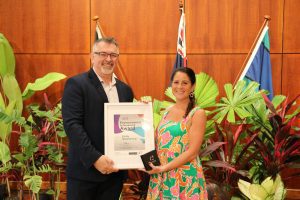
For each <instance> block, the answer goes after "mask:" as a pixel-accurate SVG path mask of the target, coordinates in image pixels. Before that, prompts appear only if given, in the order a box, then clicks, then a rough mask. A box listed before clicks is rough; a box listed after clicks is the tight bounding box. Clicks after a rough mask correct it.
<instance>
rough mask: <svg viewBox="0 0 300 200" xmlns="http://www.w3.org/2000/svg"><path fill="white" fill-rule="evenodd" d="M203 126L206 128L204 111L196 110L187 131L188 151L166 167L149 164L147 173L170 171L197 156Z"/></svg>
mask: <svg viewBox="0 0 300 200" xmlns="http://www.w3.org/2000/svg"><path fill="white" fill-rule="evenodd" d="M205 126H206V115H205V111H204V110H202V109H201V110H197V111H196V112H195V113H194V115H193V117H192V119H191V126H190V128H189V129H188V137H189V147H188V149H187V150H186V151H185V152H183V153H182V154H180V155H179V156H178V157H176V158H175V159H174V160H172V161H171V162H169V163H168V164H166V165H162V166H154V165H152V164H151V165H150V166H151V167H152V170H151V171H148V173H149V174H155V173H161V172H166V171H170V170H172V169H175V168H178V167H180V166H182V165H184V164H185V163H187V162H190V161H192V160H193V159H195V158H196V157H197V156H198V154H199V150H200V148H201V145H202V141H203V137H204V132H205Z"/></svg>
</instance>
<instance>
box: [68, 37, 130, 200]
mask: <svg viewBox="0 0 300 200" xmlns="http://www.w3.org/2000/svg"><path fill="white" fill-rule="evenodd" d="M118 57H119V47H118V44H117V42H116V41H115V39H114V38H102V39H100V40H98V41H96V42H95V44H94V46H93V52H92V54H91V61H92V68H91V69H90V70H89V71H88V72H86V73H83V74H79V75H77V76H74V77H71V78H70V79H68V81H67V82H66V85H65V89H64V95H63V99H62V116H63V120H64V128H65V131H66V133H67V135H68V138H69V151H68V165H67V199H69V200H77V199H78V200H96V199H105V200H107V199H119V195H120V193H121V191H122V186H123V179H124V172H122V171H119V170H118V169H116V168H114V166H113V161H112V160H111V159H110V158H109V157H107V156H105V155H103V154H104V103H106V102H132V100H133V92H132V90H131V88H130V87H129V86H128V85H126V84H125V83H123V82H121V81H119V80H118V79H116V78H114V76H113V72H114V68H115V67H116V65H117V62H118Z"/></svg>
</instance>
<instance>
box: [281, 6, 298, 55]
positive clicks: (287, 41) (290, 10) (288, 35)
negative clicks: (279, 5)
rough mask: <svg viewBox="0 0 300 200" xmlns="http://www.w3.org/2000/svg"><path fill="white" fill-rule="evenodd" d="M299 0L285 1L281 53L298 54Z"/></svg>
mask: <svg viewBox="0 0 300 200" xmlns="http://www.w3.org/2000/svg"><path fill="white" fill-rule="evenodd" d="M299 8H300V1H299V0H285V9H284V22H285V24H284V35H283V36H284V37H283V41H284V46H283V52H285V53H296V52H298V53H299V52H300V35H299V32H300V17H299Z"/></svg>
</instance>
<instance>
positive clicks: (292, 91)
mask: <svg viewBox="0 0 300 200" xmlns="http://www.w3.org/2000/svg"><path fill="white" fill-rule="evenodd" d="M299 66H300V54H284V55H283V67H282V86H283V87H282V93H283V94H285V95H288V96H289V97H290V98H291V99H292V98H294V97H296V96H297V95H299V94H300V87H299V77H300V68H299Z"/></svg>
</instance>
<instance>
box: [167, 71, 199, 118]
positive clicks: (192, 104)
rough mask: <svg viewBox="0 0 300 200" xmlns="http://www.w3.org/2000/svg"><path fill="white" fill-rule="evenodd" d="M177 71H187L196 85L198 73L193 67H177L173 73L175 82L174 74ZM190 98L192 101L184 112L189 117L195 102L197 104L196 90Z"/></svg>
mask: <svg viewBox="0 0 300 200" xmlns="http://www.w3.org/2000/svg"><path fill="white" fill-rule="evenodd" d="M177 72H183V73H185V74H186V75H187V76H188V77H189V79H190V81H191V83H192V85H194V84H195V83H196V75H195V72H194V70H192V69H191V68H189V67H181V68H177V69H175V70H174V71H173V73H172V75H171V82H173V80H174V76H175V75H176V74H177ZM189 98H190V102H189V104H188V107H187V108H186V111H185V114H184V117H187V115H188V114H189V113H190V111H191V110H192V109H193V108H194V106H195V104H196V99H195V94H194V92H192V93H191V94H190V96H189Z"/></svg>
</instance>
